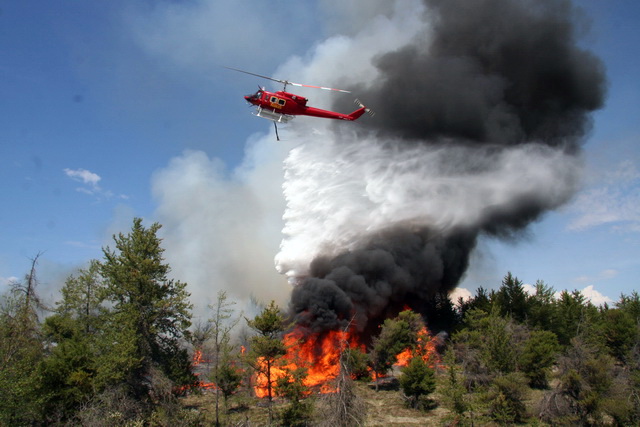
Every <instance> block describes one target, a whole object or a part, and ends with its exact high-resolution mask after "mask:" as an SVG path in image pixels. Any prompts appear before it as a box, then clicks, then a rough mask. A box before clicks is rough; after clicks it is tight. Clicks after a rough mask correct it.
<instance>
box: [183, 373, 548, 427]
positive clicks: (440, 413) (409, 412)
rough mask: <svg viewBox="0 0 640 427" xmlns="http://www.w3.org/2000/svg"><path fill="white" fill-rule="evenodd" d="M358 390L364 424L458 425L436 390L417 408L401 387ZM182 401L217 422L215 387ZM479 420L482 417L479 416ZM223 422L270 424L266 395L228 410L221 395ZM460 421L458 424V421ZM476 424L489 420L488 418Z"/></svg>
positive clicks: (245, 395) (534, 400) (241, 398)
mask: <svg viewBox="0 0 640 427" xmlns="http://www.w3.org/2000/svg"><path fill="white" fill-rule="evenodd" d="M356 393H357V395H358V396H360V397H361V398H362V399H363V400H364V402H365V404H366V407H367V417H366V422H365V426H367V427H369V426H372V427H373V426H395V427H400V426H407V427H412V426H447V425H456V423H453V422H452V421H453V418H452V413H451V412H450V411H449V410H448V409H447V408H446V407H445V406H444V405H443V404H442V401H443V399H442V396H441V395H440V394H439V393H438V392H437V391H436V392H435V393H433V394H432V395H430V398H431V402H432V404H433V405H432V406H433V407H432V408H431V409H430V410H416V409H412V408H409V407H408V406H407V405H406V403H405V400H404V399H403V397H402V393H401V392H400V391H398V390H380V391H377V392H376V391H375V390H373V389H372V388H370V387H369V386H368V385H367V384H366V383H362V382H356ZM543 393H544V392H543V391H542V390H530V392H529V394H528V396H527V399H526V401H525V404H526V405H527V409H528V412H529V414H530V415H533V414H535V412H536V409H537V404H538V402H539V401H540V399H541V398H542V394H543ZM314 403H315V405H316V407H317V408H316V409H317V410H316V412H315V414H314V416H315V417H316V418H315V419H314V420H313V421H312V424H311V425H317V424H319V421H320V419H319V418H320V414H321V413H322V411H321V410H320V408H319V406H320V405H322V400H321V399H315V402H314ZM182 404H183V405H184V406H185V407H187V408H191V409H195V410H197V411H198V412H199V413H200V414H201V416H202V417H203V424H204V425H215V394H214V392H212V391H205V392H203V393H202V394H192V395H190V396H187V397H184V398H182ZM286 405H287V403H286V402H285V401H284V400H281V399H276V400H274V402H273V413H274V415H275V417H276V420H275V422H274V423H273V424H272V425H279V424H278V422H277V417H278V414H279V413H280V412H281V411H282V410H283V409H284V408H285V406H286ZM478 421H479V420H478ZM531 421H532V422H533V425H538V426H544V425H545V424H543V423H538V422H535V418H534V419H532V420H531ZM220 422H221V425H223V426H246V427H249V426H252V427H257V426H269V413H268V407H267V403H266V399H258V398H256V397H253V396H252V395H250V393H249V392H248V391H242V392H239V393H238V394H236V395H234V396H233V397H231V398H230V399H229V413H225V411H224V407H223V402H222V397H221V398H220ZM458 425H459V424H458ZM476 425H494V424H491V423H489V424H487V420H484V421H483V422H482V423H479V422H477V423H476Z"/></svg>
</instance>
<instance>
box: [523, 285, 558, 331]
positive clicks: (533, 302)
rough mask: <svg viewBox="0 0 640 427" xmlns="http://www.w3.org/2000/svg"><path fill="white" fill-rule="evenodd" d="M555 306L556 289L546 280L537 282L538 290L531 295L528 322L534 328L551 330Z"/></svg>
mask: <svg viewBox="0 0 640 427" xmlns="http://www.w3.org/2000/svg"><path fill="white" fill-rule="evenodd" d="M554 308H555V291H554V289H553V288H552V287H551V286H547V285H546V284H545V283H544V281H542V280H538V281H537V282H536V292H535V294H533V295H532V296H530V297H529V319H528V322H527V323H528V324H529V325H530V326H531V327H533V328H539V329H545V330H550V328H551V324H552V322H553V313H554Z"/></svg>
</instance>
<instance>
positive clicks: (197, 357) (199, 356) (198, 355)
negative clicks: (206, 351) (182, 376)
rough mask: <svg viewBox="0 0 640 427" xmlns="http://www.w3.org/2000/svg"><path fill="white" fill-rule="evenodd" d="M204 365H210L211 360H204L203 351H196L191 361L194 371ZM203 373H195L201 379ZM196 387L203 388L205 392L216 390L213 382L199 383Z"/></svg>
mask: <svg viewBox="0 0 640 427" xmlns="http://www.w3.org/2000/svg"><path fill="white" fill-rule="evenodd" d="M202 363H209V360H206V359H205V358H204V355H203V353H202V350H199V349H196V350H195V351H194V352H193V358H192V359H191V366H193V368H194V370H195V368H196V367H198V366H200V365H201V364H202ZM201 374H202V373H201V372H195V373H194V375H195V376H197V377H198V378H200V375H201ZM194 387H197V388H201V389H204V390H215V389H216V385H215V384H214V383H212V382H204V381H200V380H199V381H198V382H197V383H196V385H195V386H194Z"/></svg>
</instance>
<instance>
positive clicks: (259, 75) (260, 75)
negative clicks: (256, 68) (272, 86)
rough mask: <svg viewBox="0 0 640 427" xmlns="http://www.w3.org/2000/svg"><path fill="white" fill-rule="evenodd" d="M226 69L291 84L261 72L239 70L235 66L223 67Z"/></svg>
mask: <svg viewBox="0 0 640 427" xmlns="http://www.w3.org/2000/svg"><path fill="white" fill-rule="evenodd" d="M224 68H226V69H227V70H233V71H238V72H239V73H245V74H249V75H251V76H256V77H261V78H263V79H267V80H272V81H274V82H278V83H283V84H292V83H290V82H288V81H286V80H280V79H274V78H273V77H268V76H263V75H262V74H256V73H250V72H248V71H244V70H239V69H237V68H231V67H224Z"/></svg>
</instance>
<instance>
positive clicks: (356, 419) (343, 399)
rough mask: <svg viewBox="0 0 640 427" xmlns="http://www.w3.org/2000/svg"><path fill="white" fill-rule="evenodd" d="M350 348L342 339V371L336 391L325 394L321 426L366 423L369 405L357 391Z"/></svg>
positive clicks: (345, 426)
mask: <svg viewBox="0 0 640 427" xmlns="http://www.w3.org/2000/svg"><path fill="white" fill-rule="evenodd" d="M352 320H353V319H352ZM349 325H351V322H349ZM349 325H347V326H346V327H345V329H344V331H345V332H347V330H348V329H349ZM345 336H346V334H345ZM348 348H349V343H348V342H347V340H346V339H342V340H341V342H340V373H339V374H338V376H337V377H336V379H335V388H336V392H335V393H329V394H327V395H325V398H324V403H325V407H324V410H323V411H322V421H321V422H320V425H321V426H326V427H329V426H331V427H351V426H362V425H364V422H365V417H366V415H367V407H366V404H365V403H364V401H363V400H362V398H360V396H358V395H357V393H356V388H355V384H354V381H353V379H352V377H351V372H350V369H349V366H352V365H353V363H352V361H350V360H349V359H348V358H349V357H350V355H351V354H352V353H351V352H349V351H347V349H348Z"/></svg>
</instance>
